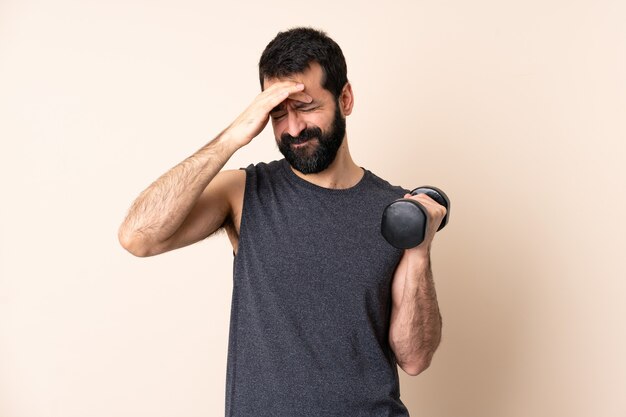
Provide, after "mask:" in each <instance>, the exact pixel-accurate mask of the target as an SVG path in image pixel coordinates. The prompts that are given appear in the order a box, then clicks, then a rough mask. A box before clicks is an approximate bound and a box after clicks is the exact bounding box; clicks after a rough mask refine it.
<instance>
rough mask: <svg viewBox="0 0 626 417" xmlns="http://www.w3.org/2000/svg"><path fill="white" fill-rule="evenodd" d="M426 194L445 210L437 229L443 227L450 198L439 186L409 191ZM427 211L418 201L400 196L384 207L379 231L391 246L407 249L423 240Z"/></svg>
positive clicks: (448, 213)
mask: <svg viewBox="0 0 626 417" xmlns="http://www.w3.org/2000/svg"><path fill="white" fill-rule="evenodd" d="M417 194H426V195H428V196H429V197H430V198H432V199H433V200H435V201H436V202H437V203H439V204H441V205H442V206H444V207H445V208H446V210H447V212H446V215H445V217H444V218H443V220H442V221H441V225H440V226H439V229H437V231H439V230H441V229H443V228H444V227H445V226H446V224H447V223H448V218H449V217H450V199H448V196H447V195H446V194H445V193H444V192H443V191H441V190H440V189H439V188H435V187H431V186H424V187H419V188H416V189H414V190H413V191H411V195H417ZM426 213H427V211H426V209H425V208H424V206H422V205H421V204H420V203H419V202H417V201H415V200H411V199H409V198H401V199H399V200H396V201H394V202H393V203H391V204H389V205H388V206H387V207H385V210H384V211H383V220H382V222H381V225H380V232H381V233H382V235H383V237H384V238H385V239H386V240H387V242H389V243H390V244H391V245H392V246H394V247H396V248H398V249H409V248H414V247H416V246H418V245H419V244H420V243H422V242H423V241H424V235H425V234H426V222H427V221H428V216H427V215H426Z"/></svg>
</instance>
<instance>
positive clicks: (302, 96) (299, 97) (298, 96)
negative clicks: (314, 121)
mask: <svg viewBox="0 0 626 417" xmlns="http://www.w3.org/2000/svg"><path fill="white" fill-rule="evenodd" d="M289 99H291V100H295V101H300V102H302V103H307V104H308V103H310V102H312V101H313V97H311V96H310V95H308V94H307V93H305V92H303V91H302V92H297V93H292V94H290V95H289Z"/></svg>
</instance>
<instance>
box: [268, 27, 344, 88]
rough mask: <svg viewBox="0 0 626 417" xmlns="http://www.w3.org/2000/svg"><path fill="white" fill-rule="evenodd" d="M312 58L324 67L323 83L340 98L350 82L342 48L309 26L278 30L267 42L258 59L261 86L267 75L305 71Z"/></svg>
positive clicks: (275, 75)
mask: <svg viewBox="0 0 626 417" xmlns="http://www.w3.org/2000/svg"><path fill="white" fill-rule="evenodd" d="M311 62H317V63H319V64H320V66H321V67H322V70H323V75H322V87H323V88H325V89H326V90H328V91H330V92H331V93H333V95H334V96H335V98H339V96H340V95H341V90H342V89H343V86H344V85H345V84H346V83H347V82H348V74H347V73H348V70H347V67H346V59H345V58H344V56H343V52H341V48H340V47H339V45H337V43H336V42H335V41H334V40H332V39H331V38H329V37H328V36H327V35H326V33H325V32H323V31H321V30H317V29H313V28H307V27H296V28H293V29H289V30H288V31H286V32H278V35H276V37H275V38H274V39H272V41H271V42H270V43H268V44H267V46H266V47H265V50H264V51H263V54H262V55H261V59H260V60H259V80H260V81H261V89H263V80H264V79H265V78H277V77H286V76H288V75H292V74H296V73H300V72H304V71H305V70H306V69H307V68H308V67H309V65H310V64H311Z"/></svg>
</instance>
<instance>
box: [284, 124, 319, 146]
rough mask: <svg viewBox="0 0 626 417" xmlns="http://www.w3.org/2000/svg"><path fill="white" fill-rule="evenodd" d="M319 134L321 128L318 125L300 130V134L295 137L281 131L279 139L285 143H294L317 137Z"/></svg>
mask: <svg viewBox="0 0 626 417" xmlns="http://www.w3.org/2000/svg"><path fill="white" fill-rule="evenodd" d="M321 136H322V129H320V128H319V127H309V128H306V129H304V130H303V131H302V132H300V134H299V135H298V136H296V137H293V136H291V135H290V134H289V133H283V134H282V135H281V136H280V140H281V141H282V142H283V143H284V144H286V145H291V144H295V143H302V142H305V141H307V140H309V139H313V138H318V139H319V138H320V137H321Z"/></svg>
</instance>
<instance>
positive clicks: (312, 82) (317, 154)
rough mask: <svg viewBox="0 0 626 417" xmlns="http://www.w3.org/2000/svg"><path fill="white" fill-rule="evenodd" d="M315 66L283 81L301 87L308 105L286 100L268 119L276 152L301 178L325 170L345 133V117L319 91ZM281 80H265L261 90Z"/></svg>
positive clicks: (319, 74) (332, 100) (325, 92)
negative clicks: (274, 139)
mask: <svg viewBox="0 0 626 417" xmlns="http://www.w3.org/2000/svg"><path fill="white" fill-rule="evenodd" d="M322 75H323V70H322V68H321V67H320V65H319V64H318V63H315V62H314V63H312V64H311V66H310V67H309V68H308V69H307V70H305V71H304V72H302V73H299V74H293V75H291V76H289V77H285V79H286V80H292V81H297V82H301V83H303V84H304V93H306V94H307V95H309V96H310V97H312V99H313V100H312V101H311V102H310V103H306V102H303V101H298V100H297V99H295V98H291V97H290V98H287V99H286V100H285V101H283V102H282V103H281V104H280V105H278V106H276V107H275V108H274V109H273V110H272V112H271V113H270V116H271V118H272V126H273V128H274V136H275V137H276V144H277V145H278V149H279V150H280V152H281V153H282V154H283V156H284V157H285V159H286V160H287V162H289V164H291V166H292V167H294V168H295V169H297V170H298V171H300V172H302V173H303V174H313V173H317V172H321V171H323V170H325V169H326V168H327V167H328V166H329V165H330V164H331V163H332V162H333V161H334V160H335V157H336V155H337V151H338V150H339V148H340V146H341V144H342V143H343V139H344V137H345V133H346V121H345V117H344V116H343V115H342V114H341V110H340V108H339V102H338V101H337V100H336V98H335V97H334V96H333V94H332V93H331V92H330V91H328V90H325V89H324V88H322V86H321V80H322ZM277 81H281V79H266V80H265V81H264V83H263V87H264V89H265V88H267V87H269V86H270V85H272V83H274V82H277Z"/></svg>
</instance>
